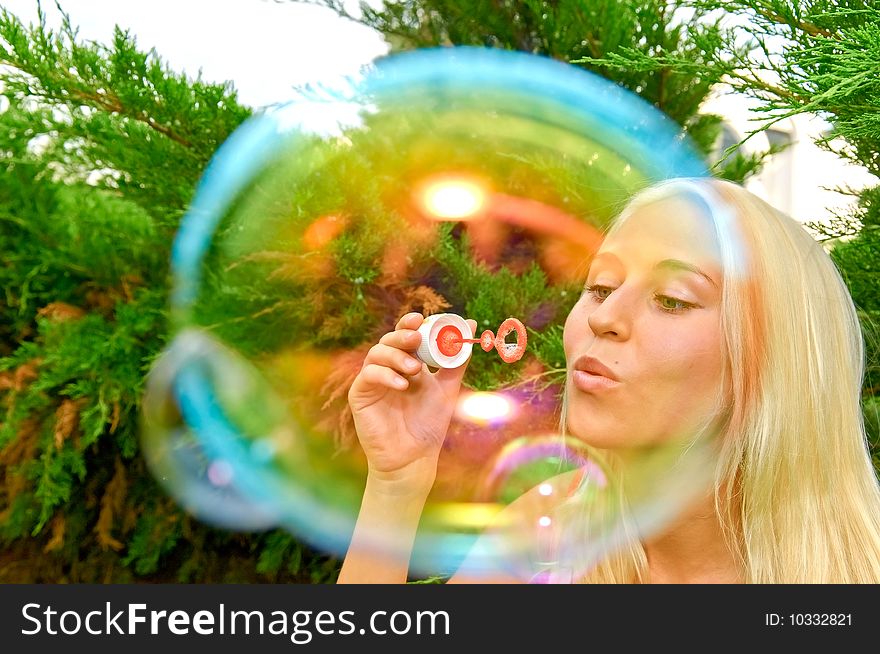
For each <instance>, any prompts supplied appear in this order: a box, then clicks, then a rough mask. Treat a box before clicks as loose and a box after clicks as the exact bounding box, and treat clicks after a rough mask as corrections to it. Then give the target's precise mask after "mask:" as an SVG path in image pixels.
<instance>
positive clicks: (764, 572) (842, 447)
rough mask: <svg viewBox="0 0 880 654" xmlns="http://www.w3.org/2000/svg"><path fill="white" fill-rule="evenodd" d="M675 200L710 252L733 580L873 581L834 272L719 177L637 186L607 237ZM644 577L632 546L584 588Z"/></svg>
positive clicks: (786, 223) (722, 480)
mask: <svg viewBox="0 0 880 654" xmlns="http://www.w3.org/2000/svg"><path fill="white" fill-rule="evenodd" d="M682 195H683V196H684V197H685V198H687V199H690V200H692V201H694V202H695V203H696V204H697V205H698V206H700V208H702V209H704V210H705V213H706V214H707V216H708V217H709V218H710V219H711V221H712V223H713V225H714V228H715V233H716V236H717V238H718V243H719V245H720V247H721V259H722V262H721V263H722V270H723V277H724V282H723V284H722V298H721V316H722V317H721V331H722V347H723V355H724V360H725V371H724V383H723V388H724V396H725V401H724V402H723V406H722V407H721V415H723V422H722V426H721V430H720V433H719V434H718V435H717V437H716V438H717V445H718V448H719V449H718V457H717V465H716V469H715V473H714V482H713V487H714V497H715V506H716V510H717V512H718V515H719V518H720V519H721V522H722V525H723V527H724V532H725V535H726V537H727V539H728V541H729V543H728V544H729V546H730V548H731V551H733V552H735V553H737V554H738V555H739V558H740V563H741V568H742V569H741V577H742V579H743V580H744V581H745V582H747V583H878V582H880V486H878V481H877V475H876V472H875V470H874V468H873V464H872V462H871V458H870V454H869V450H868V446H867V439H866V436H865V429H864V424H863V418H862V412H861V404H860V397H861V386H862V380H863V375H864V369H865V360H864V356H865V353H864V342H863V338H862V334H861V329H860V325H859V321H858V317H857V314H856V310H855V307H854V305H853V301H852V298H851V296H850V294H849V292H848V290H847V287H846V285H845V284H844V282H843V280H842V278H841V276H840V273H839V272H838V270H837V268H836V267H835V265H834V263H833V262H832V260H831V258H830V257H829V256H828V254H827V253H826V252H825V251H824V249H823V248H822V247H821V245H820V244H819V243H817V242H816V241H815V239H813V238H812V237H811V236H810V235H809V234H808V233H807V231H806V230H805V229H803V227H802V226H801V225H800V224H799V223H797V222H796V221H794V220H793V219H792V218H790V217H788V216H786V215H785V214H783V213H781V212H780V211H777V210H776V209H774V208H773V207H771V206H770V205H769V204H767V203H766V202H764V201H762V200H761V199H759V198H758V197H756V196H755V195H753V194H751V193H750V192H748V191H746V190H745V189H744V188H742V187H740V186H737V185H735V184H732V183H729V182H724V181H720V180H710V179H700V180H696V179H687V180H672V181H670V182H665V183H663V184H660V185H657V186H654V187H651V188H649V189H647V190H646V191H643V192H642V193H640V194H639V195H638V196H637V197H636V198H634V199H633V200H632V201H631V202H630V204H629V205H628V206H627V208H626V209H625V210H624V211H623V212H622V213H621V214H620V217H619V219H618V221H617V223H616V225H615V227H616V226H617V225H619V224H621V223H622V222H623V221H625V220H626V218H627V217H628V216H629V215H631V214H632V213H633V212H634V211H635V210H636V209H638V208H639V207H643V206H645V205H647V204H651V203H654V202H657V201H659V200H661V199H663V198H668V197H670V196H682ZM614 229H615V228H614V227H612V232H613V231H614ZM565 413H566V412H565V408H563V418H562V419H563V429H565ZM605 455H606V457H607V455H608V453H605ZM611 456H612V458H613V454H612V455H611ZM647 572H648V571H647V558H646V556H645V553H644V550H643V549H642V547H641V544H640V543H639V542H638V540H637V539H633V540H631V541H630V542H629V543H628V544H627V545H626V546H624V547H623V548H622V549H620V550H618V551H617V553H615V554H614V555H612V556H610V557H608V558H607V559H605V560H604V561H602V562H601V563H600V564H599V565H598V566H597V567H595V568H594V569H593V570H592V571H591V572H590V573H589V575H588V576H587V577H585V578H584V581H587V582H598V583H602V582H609V583H629V582H633V581H645V580H647V578H648V574H647Z"/></svg>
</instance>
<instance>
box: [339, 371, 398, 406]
mask: <svg viewBox="0 0 880 654" xmlns="http://www.w3.org/2000/svg"><path fill="white" fill-rule="evenodd" d="M408 387H409V380H408V379H406V377H403V376H401V375H398V374H397V373H396V372H394V371H393V370H392V369H391V368H387V367H385V366H380V365H377V364H375V363H371V364H369V365H367V366H364V367H363V369H361V371H360V372H359V373H358V376H357V377H355V379H354V382H353V383H352V385H351V389H349V391H348V399H349V402H353V403H356V402H357V400H358V399H360V398H362V397H365V396H366V397H368V396H370V395H373V394H374V393H375V392H376V390H378V389H382V388H386V389H389V390H394V391H402V390H405V389H406V388H408Z"/></svg>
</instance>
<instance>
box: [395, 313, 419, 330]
mask: <svg viewBox="0 0 880 654" xmlns="http://www.w3.org/2000/svg"><path fill="white" fill-rule="evenodd" d="M424 320H425V317H424V316H423V315H422V314H420V313H417V312H415V311H411V312H410V313H407V314H405V315H404V316H403V317H402V318H401V319H400V320H398V321H397V325H396V326H395V327H394V329H418V328H419V327H421V326H422V323H423V322H424Z"/></svg>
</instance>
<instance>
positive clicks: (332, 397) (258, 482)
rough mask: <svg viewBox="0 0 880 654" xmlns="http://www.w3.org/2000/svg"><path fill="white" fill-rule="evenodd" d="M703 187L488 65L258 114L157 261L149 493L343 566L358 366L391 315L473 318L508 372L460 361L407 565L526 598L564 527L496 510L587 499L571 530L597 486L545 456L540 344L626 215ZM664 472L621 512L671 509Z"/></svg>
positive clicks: (378, 542) (656, 472)
mask: <svg viewBox="0 0 880 654" xmlns="http://www.w3.org/2000/svg"><path fill="white" fill-rule="evenodd" d="M704 174H705V170H704V166H703V164H702V162H701V161H700V159H699V157H697V156H696V155H695V154H694V153H693V151H692V150H691V148H690V146H689V145H688V143H687V141H686V140H685V139H684V138H682V136H681V134H680V133H679V130H678V129H677V127H676V126H675V125H674V124H672V123H671V122H670V121H668V120H667V119H666V118H665V117H664V116H663V115H662V114H661V113H659V112H658V111H656V110H655V109H654V108H653V107H651V106H650V105H648V104H647V103H645V102H643V101H642V100H640V99H639V98H638V97H636V96H634V95H632V94H630V93H628V92H627V91H625V90H624V89H622V88H620V87H618V86H617V85H615V84H613V83H611V82H608V81H606V80H603V79H602V78H600V77H597V76H595V75H592V74H590V73H587V72H585V71H583V70H581V69H578V68H575V67H572V66H569V65H566V64H562V63H559V62H556V61H553V60H550V59H546V58H543V57H538V56H533V55H526V54H522V53H514V52H507V51H499V50H489V49H481V48H443V49H437V50H425V51H416V52H411V53H406V54H400V55H395V56H391V57H387V58H384V59H381V60H379V61H378V62H377V63H376V64H375V66H373V67H372V68H371V69H369V70H368V71H366V72H365V74H364V75H363V76H362V77H360V78H358V79H347V80H338V81H334V82H332V83H328V84H327V85H325V86H322V87H320V88H310V89H307V90H304V91H303V92H302V94H301V97H300V98H299V99H298V100H297V101H295V102H293V103H291V104H289V105H286V106H284V107H280V108H278V109H275V110H271V111H267V112H265V113H263V114H260V115H257V116H255V117H254V118H252V119H250V120H249V121H247V122H246V123H245V124H243V125H242V126H241V127H240V128H239V129H238V130H237V131H236V132H235V133H234V134H233V135H232V136H231V137H230V139H229V140H228V141H227V142H226V143H225V144H223V146H222V147H221V148H220V149H219V150H218V152H217V154H216V156H215V157H214V159H213V160H212V162H211V164H210V166H209V167H208V169H207V170H206V171H205V174H204V176H203V179H202V181H201V184H200V186H199V188H198V189H197V192H196V195H195V197H194V199H193V202H192V204H191V207H190V209H189V212H188V213H187V215H186V216H185V218H184V220H183V222H182V224H181V227H180V230H179V233H178V235H177V238H176V240H175V243H174V248H173V258H172V269H173V274H174V288H173V294H172V307H171V308H172V317H173V320H174V329H175V337H174V339H173V341H172V343H171V345H170V346H169V348H168V349H167V351H166V352H165V354H164V355H163V356H162V358H161V359H160V360H159V361H158V362H157V364H156V366H155V368H154V370H153V371H152V373H151V375H150V378H149V380H148V388H147V393H146V396H145V400H144V425H143V430H142V433H143V445H144V452H145V454H146V456H147V460H148V462H149V465H150V468H151V470H152V471H153V473H154V474H155V475H156V477H157V479H159V480H160V482H162V483H163V484H164V485H165V487H166V488H167V489H168V490H169V492H170V493H172V494H173V495H174V497H176V498H177V500H178V501H179V502H180V503H181V505H182V506H184V507H185V508H186V509H187V510H189V511H191V512H192V513H193V514H194V515H195V516H197V517H198V518H200V519H202V520H205V521H208V522H212V523H215V524H218V525H221V526H224V527H228V528H232V529H246V530H250V529H266V528H270V527H274V526H282V527H284V528H286V529H288V530H290V531H291V532H292V533H293V534H295V535H296V536H297V537H298V538H301V539H302V540H303V541H305V542H307V543H309V544H310V545H312V546H314V547H316V548H318V549H321V550H324V551H327V552H330V553H333V554H337V555H341V554H343V553H344V552H345V550H346V548H347V544H348V541H349V538H350V535H351V530H352V527H353V524H354V520H355V518H356V516H357V511H358V508H359V505H360V498H361V494H362V491H363V484H364V480H365V474H366V473H365V462H364V460H363V456H362V453H361V452H360V450H359V448H358V446H357V442H356V435H355V434H354V432H353V427H352V423H351V416H350V413H349V412H348V411H347V403H346V393H347V389H348V387H349V386H350V384H351V382H352V380H353V378H354V376H355V375H356V374H357V372H358V370H359V369H360V366H361V363H362V362H363V358H364V356H365V354H366V351H367V350H368V349H369V347H370V346H371V345H373V344H374V343H375V342H376V341H377V340H378V338H379V337H380V336H381V335H382V334H383V333H385V332H387V331H390V330H391V329H393V326H394V324H395V322H396V321H397V319H398V318H399V317H400V316H401V315H403V314H404V313H406V312H408V311H413V310H415V311H421V312H423V313H424V314H426V315H427V314H433V313H440V312H450V313H456V314H459V315H461V316H464V317H466V318H473V319H474V320H476V321H477V324H478V331H477V333H478V334H479V333H482V332H483V330H485V329H494V328H496V327H497V326H498V325H499V324H501V323H502V321H503V320H505V319H506V318H508V317H509V316H511V315H516V316H518V317H520V318H521V319H522V321H523V323H524V324H525V325H526V326H527V328H528V329H529V331H530V334H529V350H528V351H527V352H526V355H525V357H524V358H523V359H522V360H521V361H518V362H516V363H513V364H505V363H503V362H501V361H499V360H498V358H497V357H493V356H489V355H486V354H484V353H483V352H481V351H480V348H474V354H473V355H472V358H471V362H470V364H469V368H468V372H467V375H466V377H465V380H464V385H465V389H463V391H462V395H461V401H460V404H459V405H458V407H457V410H456V413H455V417H454V418H453V422H452V425H451V427H450V430H449V433H448V435H447V439H446V441H445V443H444V447H443V452H442V455H441V459H440V465H439V469H438V476H437V482H436V484H435V487H434V490H433V491H432V495H431V497H430V498H429V502H428V506H427V507H426V509H425V514H424V518H423V521H422V525H421V528H420V533H419V536H418V538H417V544H416V551H415V553H414V554H413V557H412V566H413V569H414V570H415V571H417V572H424V573H434V572H436V571H448V570H451V569H454V568H455V567H456V566H457V565H459V564H461V562H462V561H463V560H464V559H465V557H468V561H470V562H471V563H472V564H473V566H472V569H474V570H476V569H478V568H480V566H483V565H486V564H488V562H495V561H496V560H497V559H500V558H505V559H506V560H508V561H516V563H515V564H513V565H512V567H511V566H508V568H509V569H512V570H515V571H516V574H517V575H519V576H521V577H522V578H523V579H524V580H528V579H532V578H533V577H534V576H535V575H536V574H541V571H542V570H545V568H546V564H547V561H545V560H544V559H547V558H548V557H549V556H550V555H549V554H547V552H546V551H544V550H547V547H546V538H545V537H544V536H540V537H538V536H536V535H535V534H536V532H537V533H538V534H544V533H545V532H548V530H553V531H554V533H555V532H556V531H558V527H559V525H560V524H564V523H565V521H566V520H567V518H565V517H564V516H562V514H559V511H560V510H559V509H558V508H557V509H554V508H553V507H552V506H549V505H546V506H545V505H544V504H541V505H540V507H539V509H540V510H538V509H536V511H537V513H535V515H534V516H532V517H531V518H529V519H528V520H527V521H526V522H525V523H522V518H521V516H520V517H519V518H517V520H513V521H507V518H506V517H505V516H506V515H508V514H509V512H505V508H506V507H508V506H509V505H510V504H511V503H513V502H515V501H516V498H517V496H523V495H526V496H532V495H534V496H535V497H536V498H538V500H539V502H545V500H546V501H547V502H553V501H555V498H557V497H562V496H564V495H565V494H564V493H562V491H561V490H560V489H559V485H560V484H561V483H563V482H562V481H561V480H568V479H569V478H570V477H571V476H572V475H578V474H581V478H580V479H581V481H582V480H583V479H586V480H588V483H586V482H585V483H579V484H575V488H576V489H577V493H575V495H574V496H576V497H577V498H579V500H578V502H579V505H580V506H581V508H583V506H584V505H589V504H590V503H593V502H595V501H596V498H598V497H601V496H603V495H606V494H609V493H610V492H611V490H612V489H613V488H615V484H614V483H613V480H609V479H608V478H607V477H606V475H607V474H608V471H605V470H604V469H603V468H602V467H601V465H600V464H599V463H597V462H594V461H592V460H591V455H590V454H589V453H588V452H585V451H582V449H581V448H579V447H577V446H573V445H571V442H570V440H569V441H563V440H562V437H561V436H553V435H552V434H554V433H556V432H557V431H558V421H559V398H560V397H561V388H562V383H563V382H564V376H565V373H564V369H563V365H564V361H563V362H561V361H560V360H559V356H560V355H559V351H560V346H559V336H560V334H561V325H562V323H563V322H564V319H565V316H566V314H567V312H568V310H569V309H570V307H571V305H572V303H573V302H574V301H575V300H576V299H577V297H578V295H579V289H580V285H581V284H582V281H583V275H584V272H585V270H586V262H587V261H588V260H589V258H590V256H591V255H592V254H593V253H594V252H595V250H596V248H597V247H598V245H599V244H600V243H601V239H602V233H603V230H604V228H605V227H606V226H607V224H608V223H609V221H610V220H611V219H612V218H613V217H614V216H615V215H616V214H617V213H618V212H619V210H620V209H621V208H622V207H623V205H624V204H625V203H626V201H627V200H628V199H629V198H630V197H632V195H633V194H634V193H636V192H637V191H639V190H641V189H643V188H644V187H646V186H647V185H649V184H652V183H654V182H656V181H660V180H663V179H667V178H671V177H696V176H701V175H704ZM673 467H674V466H673ZM633 469H634V470H640V468H639V467H638V466H634V467H633ZM669 469H670V468H669V467H667V468H666V469H665V470H664V468H663V467H662V466H659V467H658V466H653V467H645V468H644V469H643V471H646V472H645V475H643V480H642V481H643V482H644V483H643V484H642V485H640V486H638V488H639V493H638V494H634V495H632V496H631V497H630V499H631V500H632V501H633V502H634V504H635V505H636V507H637V508H638V507H643V508H644V511H645V512H646V513H649V514H650V515H657V516H659V515H661V514H663V515H666V514H664V513H663V512H662V511H656V510H655V509H654V507H655V502H654V499H656V497H661V498H663V501H665V502H666V503H667V504H668V506H669V507H672V508H674V507H675V506H677V505H678V504H680V503H681V502H682V501H684V500H683V499H682V498H685V497H686V496H687V495H688V493H687V492H686V491H687V489H688V485H687V484H684V485H683V486H682V488H684V490H682V491H681V493H679V494H676V493H668V494H665V495H664V494H663V493H660V494H659V495H657V494H656V493H652V492H650V489H652V488H656V487H660V486H662V484H661V483H660V482H662V481H664V479H663V478H664V476H666V475H668V474H669V473H668V470H669ZM647 471H650V472H647ZM655 482H657V483H655ZM566 483H569V482H566ZM630 487H632V486H630ZM670 487H671V486H670ZM676 488H677V487H676ZM574 496H572V497H574ZM566 497H568V496H566ZM648 498H652V500H651V501H649V499H648ZM545 504H546V502H545ZM569 504H570V502H569ZM670 511H671V509H670ZM563 513H565V512H563ZM569 513H570V511H569ZM667 513H669V512H667ZM532 518H533V519H532ZM506 521H507V522H506ZM648 522H650V521H648ZM659 522H660V521H659V520H656V521H655V523H658V524H659ZM615 525H616V516H615V514H614V513H613V512H611V513H609V514H608V515H606V516H605V517H604V518H603V521H602V524H601V529H600V528H598V527H596V528H594V529H592V531H591V532H590V534H588V536H589V539H590V543H589V544H588V546H582V545H580V544H578V543H575V542H567V541H566V540H565V538H562V539H561V540H560V539H559V538H556V537H555V536H554V543H555V544H554V545H553V549H554V551H555V552H556V554H553V556H554V557H556V559H554V560H559V556H558V554H559V553H560V552H561V553H562V554H563V555H565V557H567V559H566V560H568V559H571V560H572V561H574V560H575V559H577V561H578V562H577V563H570V564H566V565H567V566H568V567H569V568H571V569H575V570H577V572H575V573H573V574H575V576H576V575H577V574H579V573H581V572H583V570H585V569H588V567H589V565H590V563H589V561H595V559H596V558H597V557H598V556H599V555H601V553H603V552H608V551H610V550H611V549H612V548H613V547H615V546H616V545H617V543H618V542H619V538H617V537H616V536H615V535H614V534H615V533H617V532H615ZM594 526H595V525H594ZM481 534H483V537H482V538H481V539H480V541H479V542H480V545H479V547H475V543H476V542H477V539H478V537H480V535H481ZM581 535H582V536H583V535H584V534H583V533H581ZM372 536H373V541H374V545H375V547H376V548H377V549H378V550H393V549H394V548H395V547H396V546H397V542H398V539H397V538H396V535H395V534H388V533H382V534H373V535H372ZM542 539H543V540H542ZM556 541H559V542H556ZM575 549H576V550H577V554H578V556H577V557H576V556H574V554H573V553H572V552H573V551H574V550H575ZM587 550H589V555H588V556H580V555H581V554H583V553H584V552H585V551H587ZM536 551H537V554H536ZM541 551H544V554H541ZM545 555H546V556H545ZM551 558H552V557H551ZM584 561H588V563H584ZM557 567H558V566H557ZM563 576H564V575H563ZM557 577H558V575H557Z"/></svg>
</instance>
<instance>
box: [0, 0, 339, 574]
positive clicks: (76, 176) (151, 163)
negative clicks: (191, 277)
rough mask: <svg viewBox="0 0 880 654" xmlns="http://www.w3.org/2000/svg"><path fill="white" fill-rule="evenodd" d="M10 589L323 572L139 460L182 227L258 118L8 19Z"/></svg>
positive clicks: (1, 418) (5, 456) (6, 548)
mask: <svg viewBox="0 0 880 654" xmlns="http://www.w3.org/2000/svg"><path fill="white" fill-rule="evenodd" d="M0 64H2V65H3V66H4V68H3V72H2V74H0V94H2V97H0V102H2V105H0V109H2V111H0V171H2V174H0V252H2V253H3V254H2V265H0V286H2V289H3V299H2V309H0V479H2V483H0V581H5V582H9V581H15V582H33V581H38V582H40V581H48V582H62V581H70V582H122V581H136V580H144V579H145V580H158V581H163V580H164V581H178V580H180V581H260V580H282V579H288V580H289V579H294V580H305V581H322V580H326V579H327V578H329V577H331V576H332V575H334V574H335V568H336V562H335V561H334V560H332V559H328V558H326V557H322V556H316V555H315V554H313V553H311V552H306V551H305V550H304V548H303V547H302V546H300V545H299V544H298V543H296V542H295V540H294V539H293V538H291V537H290V536H288V535H287V534H284V533H280V532H270V533H267V534H258V535H240V534H234V533H229V532H222V531H218V530H213V529H210V528H208V527H206V526H205V525H203V524H200V523H198V522H197V521H195V520H193V519H192V518H190V517H189V516H187V515H186V514H185V513H184V512H182V511H181V510H180V509H179V508H178V507H177V506H176V504H175V503H174V502H173V501H172V500H171V499H169V498H168V497H167V495H166V493H164V492H163V491H162V490H161V489H159V488H158V486H157V485H156V483H155V481H154V480H153V478H152V475H151V474H149V472H148V471H147V470H146V469H145V466H144V464H143V461H142V459H141V458H140V453H139V441H138V424H139V413H140V402H141V395H142V392H143V385H144V376H145V374H146V371H147V370H148V368H149V366H150V364H151V363H152V361H153V360H154V358H155V357H156V356H157V354H158V352H159V351H160V349H161V348H162V346H163V345H164V342H165V339H166V337H167V333H168V316H167V301H168V262H169V256H170V248H171V242H172V239H173V235H174V232H175V230H176V228H177V225H178V223H179V221H180V218H181V216H182V215H183V214H184V212H185V210H186V208H187V203H188V202H189V200H190V198H191V196H192V193H193V190H194V188H195V185H196V182H197V180H198V179H199V176H200V175H201V173H202V171H203V169H204V167H205V165H206V164H207V162H208V159H209V158H210V157H211V155H212V154H213V153H214V151H215V149H216V148H217V147H218V146H219V144H220V143H222V142H223V141H224V139H226V137H227V136H228V135H229V134H230V133H231V132H232V130H233V129H235V127H236V126H238V125H239V124H240V123H241V122H242V120H244V119H245V118H246V117H247V116H248V115H250V110H249V109H248V108H247V107H244V106H242V105H241V104H240V103H239V102H238V100H237V99H236V94H235V92H234V90H233V89H232V88H231V87H230V86H226V85H217V84H207V83H205V82H203V81H201V80H200V79H196V80H190V79H187V78H185V77H183V76H181V75H177V74H175V73H173V72H172V71H170V70H168V68H167V67H166V66H164V65H163V63H162V62H161V60H160V59H159V58H158V57H157V56H156V55H155V54H154V53H145V52H142V51H140V50H138V48H137V46H136V44H135V41H134V39H133V38H132V37H131V36H130V35H129V34H128V33H126V32H123V31H121V30H118V29H117V31H116V33H115V35H114V38H113V42H112V43H111V44H109V45H107V46H103V45H99V44H94V43H83V42H81V41H80V40H78V39H77V35H76V32H75V30H74V29H73V27H72V26H71V23H70V21H69V20H68V21H66V22H65V23H64V25H63V27H62V28H61V29H60V30H58V31H56V32H53V31H51V30H50V29H49V28H48V27H47V26H46V24H45V20H44V19H42V17H41V21H40V23H39V24H37V25H35V26H30V27H28V26H26V25H24V24H22V23H21V22H20V21H19V20H18V19H17V18H16V17H15V16H13V15H11V14H10V13H8V12H7V11H5V10H4V11H3V12H2V13H0Z"/></svg>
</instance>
